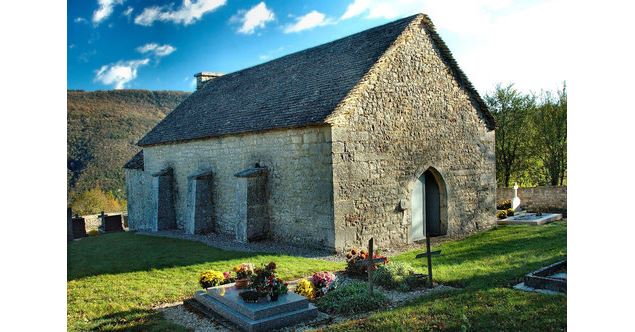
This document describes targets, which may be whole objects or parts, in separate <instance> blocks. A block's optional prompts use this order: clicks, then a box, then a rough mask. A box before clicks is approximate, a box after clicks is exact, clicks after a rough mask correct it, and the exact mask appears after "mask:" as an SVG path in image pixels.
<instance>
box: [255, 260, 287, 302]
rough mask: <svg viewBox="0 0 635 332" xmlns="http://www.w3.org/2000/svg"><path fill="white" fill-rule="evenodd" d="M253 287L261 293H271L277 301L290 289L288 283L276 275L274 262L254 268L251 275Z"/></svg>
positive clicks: (272, 298)
mask: <svg viewBox="0 0 635 332" xmlns="http://www.w3.org/2000/svg"><path fill="white" fill-rule="evenodd" d="M251 289H253V290H255V291H256V292H257V293H259V294H264V295H265V296H266V295H269V297H270V298H271V301H277V300H278V297H279V296H280V295H281V294H286V293H287V291H288V288H287V283H285V282H284V281H283V280H282V279H280V278H277V277H276V263H274V262H271V263H269V264H267V265H265V266H264V267H259V268H256V269H255V270H254V273H253V274H252V276H251Z"/></svg>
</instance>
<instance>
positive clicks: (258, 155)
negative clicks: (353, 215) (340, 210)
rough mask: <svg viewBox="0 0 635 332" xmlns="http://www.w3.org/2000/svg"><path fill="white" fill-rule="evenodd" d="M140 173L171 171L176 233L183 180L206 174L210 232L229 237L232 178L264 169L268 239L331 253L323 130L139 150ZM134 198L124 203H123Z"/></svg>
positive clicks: (184, 204) (183, 209) (183, 206)
mask: <svg viewBox="0 0 635 332" xmlns="http://www.w3.org/2000/svg"><path fill="white" fill-rule="evenodd" d="M143 151H144V168H145V171H144V173H146V174H154V173H157V172H159V171H161V170H163V169H165V168H167V167H172V169H173V171H174V177H173V179H174V191H175V193H174V197H175V201H174V204H175V212H176V219H177V228H179V229H184V225H185V223H186V222H187V220H188V218H187V216H188V212H187V211H188V204H191V202H189V201H188V200H189V199H188V176H190V175H193V174H198V173H200V172H201V171H204V170H211V172H212V180H211V181H212V200H213V206H214V212H213V213H214V216H215V218H214V220H215V221H216V225H215V227H214V228H215V229H216V230H218V231H219V232H221V233H225V234H232V235H234V234H235V225H236V222H237V213H238V210H237V207H238V206H239V205H238V204H237V201H236V200H237V191H236V188H237V184H238V181H239V179H238V178H236V177H235V176H234V174H236V173H238V172H240V171H242V170H244V169H247V168H250V167H253V166H254V165H255V164H256V163H259V164H260V166H265V167H267V168H268V174H267V180H266V191H267V194H268V195H269V197H268V208H269V211H268V212H269V225H270V237H272V238H273V239H279V240H281V241H284V242H287V243H295V244H300V245H303V246H314V247H322V248H330V249H333V248H334V237H335V236H334V229H333V203H332V200H333V187H332V168H331V132H330V128H329V127H328V126H320V127H305V128H295V129H287V130H274V131H267V132H261V133H247V134H242V135H232V136H224V137H218V138H210V139H204V140H195V141H188V142H182V143H176V144H162V145H155V146H148V147H144V150H143ZM133 200H135V197H128V202H131V201H133Z"/></svg>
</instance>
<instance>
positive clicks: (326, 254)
mask: <svg viewBox="0 0 635 332" xmlns="http://www.w3.org/2000/svg"><path fill="white" fill-rule="evenodd" d="M137 234H140V235H148V236H159V237H168V238H174V239H181V240H189V241H198V242H202V243H204V244H206V245H208V246H210V247H214V248H218V249H223V250H230V251H242V252H264V253H272V254H284V255H290V256H299V257H306V258H313V259H322V260H327V261H334V262H343V261H345V260H346V256H345V254H344V253H332V252H330V251H325V250H319V249H311V248H302V247H297V246H293V245H290V244H284V243H280V242H276V241H272V240H261V241H256V242H249V243H242V242H238V241H236V240H235V238H234V237H233V236H231V235H229V234H215V233H210V234H185V233H183V232H182V231H179V230H169V231H159V232H137ZM451 239H452V240H454V239H455V238H450V237H446V236H443V237H438V238H433V239H432V241H431V242H432V244H433V245H435V244H439V243H443V242H446V241H448V240H451ZM424 246H425V243H424V242H420V243H411V244H407V245H403V246H399V247H395V248H380V253H381V254H382V255H385V256H395V255H398V254H400V253H403V252H406V251H410V250H413V249H424Z"/></svg>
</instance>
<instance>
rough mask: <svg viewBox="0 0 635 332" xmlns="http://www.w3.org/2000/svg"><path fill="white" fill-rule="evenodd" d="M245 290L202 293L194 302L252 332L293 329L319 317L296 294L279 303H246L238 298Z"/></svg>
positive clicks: (224, 288)
mask: <svg viewBox="0 0 635 332" xmlns="http://www.w3.org/2000/svg"><path fill="white" fill-rule="evenodd" d="M241 291H243V290H237V289H236V288H235V287H233V284H229V285H225V286H220V287H213V288H208V290H206V291H198V292H196V294H194V299H195V300H196V301H197V302H198V303H200V304H201V305H203V306H205V307H206V308H208V309H210V310H212V311H213V312H215V313H217V314H218V315H220V316H222V317H224V318H226V319H227V320H229V321H231V322H232V323H234V324H236V325H237V326H239V327H240V328H241V329H242V330H244V331H249V332H252V331H269V330H272V329H276V328H281V327H285V326H291V325H295V324H298V323H301V322H304V321H307V320H311V319H313V318H315V317H316V316H317V315H318V310H317V308H316V307H315V306H313V305H312V304H310V303H309V302H308V301H307V300H306V298H304V297H302V296H300V295H298V294H295V293H288V294H286V295H281V296H280V297H279V300H278V301H275V302H270V301H266V302H262V303H246V302H244V301H243V300H242V299H241V298H240V297H239V296H238V293H239V292H241Z"/></svg>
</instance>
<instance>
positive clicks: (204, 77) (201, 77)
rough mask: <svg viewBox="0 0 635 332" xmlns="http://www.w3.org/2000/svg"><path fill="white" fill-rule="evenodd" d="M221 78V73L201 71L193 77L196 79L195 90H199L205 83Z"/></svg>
mask: <svg viewBox="0 0 635 332" xmlns="http://www.w3.org/2000/svg"><path fill="white" fill-rule="evenodd" d="M221 76H223V74H222V73H214V72H209V71H202V72H200V73H198V74H195V75H194V77H196V90H200V89H201V88H202V87H203V85H205V82H207V81H211V80H213V79H215V78H217V77H221Z"/></svg>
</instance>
